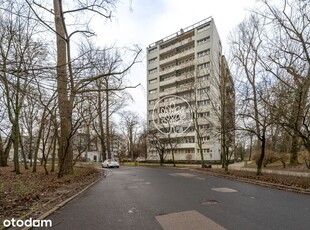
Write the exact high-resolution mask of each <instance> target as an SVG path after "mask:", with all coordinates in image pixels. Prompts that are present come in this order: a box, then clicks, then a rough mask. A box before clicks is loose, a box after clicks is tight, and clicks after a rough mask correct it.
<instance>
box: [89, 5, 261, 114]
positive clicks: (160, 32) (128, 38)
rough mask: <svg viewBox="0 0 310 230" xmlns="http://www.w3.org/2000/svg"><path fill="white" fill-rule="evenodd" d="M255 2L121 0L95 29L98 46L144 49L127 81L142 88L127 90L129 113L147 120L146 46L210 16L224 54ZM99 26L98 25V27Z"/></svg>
mask: <svg viewBox="0 0 310 230" xmlns="http://www.w3.org/2000/svg"><path fill="white" fill-rule="evenodd" d="M254 4H255V0H234V1H232V0H190V1H185V0H132V3H131V5H130V0H122V2H121V3H119V4H117V8H116V12H114V14H113V16H114V18H113V19H112V21H110V22H106V23H105V24H104V26H102V25H101V26H100V27H101V28H99V29H97V28H96V29H95V30H96V33H97V34H98V41H100V44H102V45H106V44H110V45H112V44H116V46H130V45H133V44H138V45H140V47H141V48H142V49H143V51H144V53H143V60H144V61H143V62H142V63H141V64H137V65H136V66H134V68H133V69H132V71H131V72H130V74H129V76H128V78H129V79H130V82H131V83H132V84H133V85H134V84H137V83H141V84H142V87H140V88H137V89H133V90H130V93H131V94H132V95H133V98H134V100H135V102H133V104H132V105H131V106H130V109H131V110H134V111H137V112H139V114H140V115H141V116H144V117H146V60H145V59H146V52H145V49H146V47H147V46H148V45H149V44H151V43H153V42H156V41H158V40H160V39H161V38H164V37H166V36H168V35H170V34H172V33H175V32H177V31H179V30H180V29H181V28H186V27H188V26H190V25H192V24H195V23H196V22H199V21H201V20H203V19H205V18H207V17H210V16H212V17H213V19H214V21H215V25H216V27H217V30H218V32H219V34H220V38H221V41H222V44H223V48H224V52H227V50H228V46H227V36H228V34H229V32H230V31H231V30H232V29H233V28H234V27H236V26H237V25H238V24H239V23H240V22H241V21H242V19H243V18H244V16H245V15H246V14H247V10H248V9H250V8H252V7H253V6H254ZM97 25H99V24H97Z"/></svg>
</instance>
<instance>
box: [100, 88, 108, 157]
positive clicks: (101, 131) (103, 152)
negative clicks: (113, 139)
mask: <svg viewBox="0 0 310 230" xmlns="http://www.w3.org/2000/svg"><path fill="white" fill-rule="evenodd" d="M100 89H101V87H100V86H99V91H98V119H99V129H100V130H99V131H100V135H99V137H100V145H101V155H102V161H105V160H106V159H107V155H106V145H105V133H104V128H103V117H102V98H101V91H100Z"/></svg>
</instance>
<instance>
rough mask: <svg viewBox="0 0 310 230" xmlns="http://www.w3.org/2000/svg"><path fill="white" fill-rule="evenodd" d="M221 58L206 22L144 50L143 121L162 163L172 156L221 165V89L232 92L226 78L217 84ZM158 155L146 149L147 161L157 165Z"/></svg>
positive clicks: (209, 21) (214, 35) (213, 29)
mask: <svg viewBox="0 0 310 230" xmlns="http://www.w3.org/2000/svg"><path fill="white" fill-rule="evenodd" d="M223 59H224V57H222V46H221V41H220V38H219V34H218V32H217V29H216V27H215V24H214V20H213V19H212V18H211V17H210V18H206V19H204V20H202V21H200V22H198V23H196V24H193V25H191V26H189V27H186V28H183V29H180V30H179V31H178V32H176V33H174V34H171V35H169V36H167V37H165V38H163V39H160V40H159V41H157V42H155V43H152V44H151V45H149V47H148V48H147V93H148V94H147V110H148V111H147V121H148V126H149V129H150V130H152V129H154V130H158V132H157V133H158V135H160V138H159V140H160V141H161V142H162V143H164V144H165V146H164V147H163V148H164V151H165V159H166V160H169V159H172V153H174V158H175V160H177V161H200V160H201V159H202V156H201V155H202V154H203V160H205V161H219V160H221V116H222V114H221V111H223V110H222V109H221V87H222V86H221V85H222V84H223V82H230V83H231V84H230V86H232V87H233V83H232V80H231V77H230V76H229V81H222V80H221V79H222V77H221V75H222V74H221V69H223V68H221V60H223ZM225 63H226V62H224V64H225ZM226 70H227V68H226ZM228 72H229V71H228ZM226 73H227V71H226ZM226 84H227V83H226ZM225 87H226V86H225ZM233 92H234V91H233ZM232 120H234V119H232ZM158 151H159V148H155V147H154V146H152V145H150V146H149V148H148V159H149V160H158V159H159V155H158Z"/></svg>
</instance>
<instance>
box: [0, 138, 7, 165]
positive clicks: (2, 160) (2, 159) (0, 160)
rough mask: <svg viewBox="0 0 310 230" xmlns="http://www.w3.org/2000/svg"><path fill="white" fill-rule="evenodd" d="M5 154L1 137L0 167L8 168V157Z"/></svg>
mask: <svg viewBox="0 0 310 230" xmlns="http://www.w3.org/2000/svg"><path fill="white" fill-rule="evenodd" d="M4 153H5V151H4V149H3V142H2V138H1V135H0V167H5V166H8V162H7V156H6V155H5V154H4Z"/></svg>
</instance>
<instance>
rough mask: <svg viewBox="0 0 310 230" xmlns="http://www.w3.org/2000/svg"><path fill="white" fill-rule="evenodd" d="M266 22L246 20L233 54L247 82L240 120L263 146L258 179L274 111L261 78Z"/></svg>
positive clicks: (233, 44) (234, 42) (233, 40)
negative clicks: (271, 112) (267, 99)
mask: <svg viewBox="0 0 310 230" xmlns="http://www.w3.org/2000/svg"><path fill="white" fill-rule="evenodd" d="M262 25H263V24H262V22H261V21H260V20H259V19H258V18H257V17H256V16H254V15H251V16H250V17H249V18H248V19H245V20H244V21H243V22H242V23H241V24H240V25H239V26H238V28H237V29H236V31H235V32H234V33H233V34H232V36H231V40H230V43H231V47H232V49H231V52H232V56H233V59H234V63H235V64H236V65H237V66H238V67H239V70H240V74H242V76H243V78H241V79H240V80H241V81H242V83H243V88H242V95H240V96H241V98H240V99H239V102H241V103H240V105H239V106H240V111H239V112H238V113H239V116H241V118H242V119H243V121H242V124H241V127H240V128H241V129H243V130H245V131H247V132H250V133H253V134H254V135H255V136H256V138H257V141H258V143H260V144H259V145H258V146H260V150H261V152H260V156H259V159H258V161H257V173H256V174H257V175H261V174H262V172H261V171H262V164H263V159H264V156H265V145H266V135H267V127H268V126H269V125H270V124H271V122H270V110H269V107H268V106H267V105H266V103H265V101H266V97H267V94H268V92H267V91H265V90H264V89H266V88H268V85H266V84H268V82H267V81H265V80H264V79H265V78H264V77H265V76H264V75H263V74H261V70H262V68H261V65H260V63H259V60H260V57H259V55H260V53H259V52H260V50H261V46H262V32H263V27H262Z"/></svg>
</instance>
